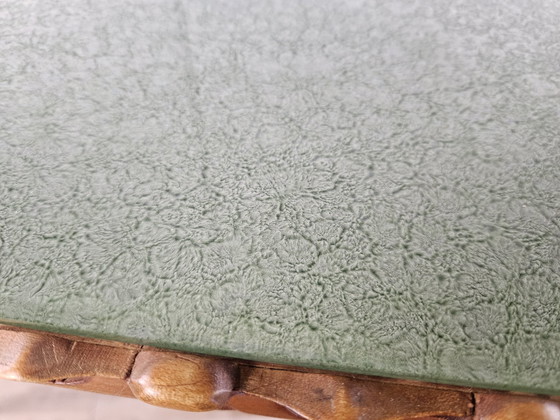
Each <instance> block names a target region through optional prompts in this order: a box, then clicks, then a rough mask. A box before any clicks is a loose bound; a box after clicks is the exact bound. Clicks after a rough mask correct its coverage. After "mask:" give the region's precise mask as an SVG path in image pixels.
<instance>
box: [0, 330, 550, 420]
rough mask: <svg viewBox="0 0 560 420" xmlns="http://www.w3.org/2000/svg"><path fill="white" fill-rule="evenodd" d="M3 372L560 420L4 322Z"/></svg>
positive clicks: (240, 402) (328, 407) (164, 390)
mask: <svg viewBox="0 0 560 420" xmlns="http://www.w3.org/2000/svg"><path fill="white" fill-rule="evenodd" d="M0 377H1V378H5V379H11V380H17V381H25V382H34V383H43V384H49V385H56V386H62V387H67V388H73V389H80V390H86V391H92V392H100V393H105V394H110V395H118V396H125V397H131V398H137V399H139V400H142V401H144V402H147V403H149V404H153V405H157V406H161V407H168V408H174V409H180V410H187V411H209V410H224V409H225V410H227V409H236V410H240V411H243V412H247V413H251V414H260V415H265V416H271V417H280V418H287V419H309V420H319V419H320V420H323V419H333V420H334V419H372V420H377V419H378V420H389V419H394V420H396V419H413V418H414V419H442V418H447V419H472V420H525V419H534V420H558V419H560V397H558V396H545V395H532V394H526V393H513V392H500V391H494V390H487V389H474V388H467V387H460V386H451V385H442V384H434V383H428V382H421V381H412V380H403V379H391V378H380V377H374V376H367V375H355V374H349V373H338V372H332V371H324V370H318V369H308V368H301V367H295V366H285V365H278V364H272V363H264V362H253V361H247V360H241V359H232V358H222V357H215V356H207V355H199V354H192V353H183V352H178V351H171V350H166V349H160V348H155V347H150V346H141V345H136V344H128V343H122V342H118V341H111V340H100V339H93V338H86V337H79V336H73V335H66V334H57V333H51V332H45V331H37V330H32V329H28V328H21V327H14V326H8V325H3V324H0Z"/></svg>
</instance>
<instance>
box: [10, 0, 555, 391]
mask: <svg viewBox="0 0 560 420" xmlns="http://www.w3.org/2000/svg"><path fill="white" fill-rule="evenodd" d="M559 22H560V3H559V2H557V1H554V0H551V1H544V0H543V1H511V0H507V1H506V0H503V1H482V0H480V1H464V2H463V1H458V0H457V1H444V0H437V1H419V2H409V1H404V0H403V1H393V0H388V1H368V2H362V1H344V2H342V1H319V0H317V1H268V0H262V1H256V0H255V1H245V0H243V1H235V2H232V1H214V0H211V1H203V0H191V1H187V0H184V1H183V0H179V1H167V0H162V1H143V0H138V1H118V2H114V1H108V0H102V1H101V0H96V1H87V2H86V1H58V2H57V1H19V0H9V1H6V2H3V3H2V5H1V6H0V321H2V322H5V323H12V324H16V325H23V326H28V327H32V328H37V329H44V330H51V331H57V332H66V333H75V334H81V335H84V336H93V337H105V338H113V339H119V340H124V341H130V342H137V343H146V344H151V345H157V346H163V347H166V348H172V349H178V350H184V351H191V352H200V353H205V354H215V355H225V356H234V357H240V358H248V359H253V360H258V361H272V362H279V363H286V364H291V365H298V366H308V367H316V368H326V369H332V370H340V371H347V372H357V373H365V374H372V375H383V376H389V377H398V378H416V379H422V380H428V381H438V382H443V383H450V384H460V385H469V386H482V387H491V388H498V389H512V390H522V391H532V392H543V393H551V394H559V393H560V308H559V305H560V303H559V302H560V27H559Z"/></svg>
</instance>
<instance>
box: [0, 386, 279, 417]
mask: <svg viewBox="0 0 560 420" xmlns="http://www.w3.org/2000/svg"><path fill="white" fill-rule="evenodd" d="M0 419H1V420H112V419H118V420H154V419H157V420H266V419H268V420H270V419H271V418H270V417H262V416H255V415H251V414H244V413H240V412H237V411H209V412H206V413H189V412H186V411H177V410H170V409H166V408H160V407H154V406H151V405H148V404H146V403H143V402H141V401H138V400H134V399H131V398H123V397H113V396H109V395H102V394H94V393H91V392H84V391H76V390H72V389H64V388H58V387H54V386H48V385H39V384H30V383H24V382H14V381H6V380H1V379H0Z"/></svg>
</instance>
